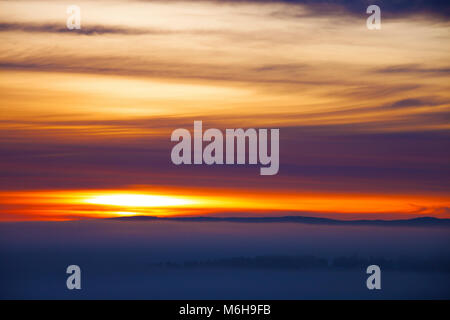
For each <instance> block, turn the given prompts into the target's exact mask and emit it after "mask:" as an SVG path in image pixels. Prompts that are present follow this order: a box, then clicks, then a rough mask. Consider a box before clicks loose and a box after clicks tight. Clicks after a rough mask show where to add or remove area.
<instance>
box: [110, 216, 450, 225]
mask: <svg viewBox="0 0 450 320" xmlns="http://www.w3.org/2000/svg"><path fill="white" fill-rule="evenodd" d="M107 219H109V220H120V221H152V220H159V221H189V222H238V223H274V222H278V223H279V222H291V223H304V224H326V225H376V226H440V227H443V226H445V227H450V219H439V218H434V217H419V218H411V219H404V220H336V219H329V218H317V217H304V216H283V217H155V216H127V217H114V218H107Z"/></svg>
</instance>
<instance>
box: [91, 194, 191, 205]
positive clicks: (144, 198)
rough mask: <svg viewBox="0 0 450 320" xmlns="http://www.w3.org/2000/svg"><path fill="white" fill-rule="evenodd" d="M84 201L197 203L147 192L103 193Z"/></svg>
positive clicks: (160, 203)
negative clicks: (146, 193)
mask: <svg viewBox="0 0 450 320" xmlns="http://www.w3.org/2000/svg"><path fill="white" fill-rule="evenodd" d="M84 202H86V203H90V204H100V205H109V206H121V207H172V206H185V205H192V204H195V203H196V201H194V200H190V199H185V198H179V197H173V196H160V195H145V194H112V195H101V196H96V197H93V198H89V199H86V200H85V201H84Z"/></svg>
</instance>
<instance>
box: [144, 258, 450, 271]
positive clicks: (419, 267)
mask: <svg viewBox="0 0 450 320" xmlns="http://www.w3.org/2000/svg"><path fill="white" fill-rule="evenodd" d="M372 264H375V265H378V266H380V268H381V269H382V270H398V271H403V272H404V271H415V272H446V273H447V272H450V257H442V258H428V259H421V258H417V257H402V258H397V259H387V258H383V257H368V258H367V257H360V256H358V255H352V256H340V257H335V258H331V259H325V258H320V257H315V256H312V255H305V256H256V257H232V258H224V259H208V260H191V261H185V262H181V263H180V262H170V261H169V262H161V263H157V264H154V265H152V266H153V267H160V268H245V269H291V270H297V269H317V270H320V269H337V270H339V269H342V270H346V269H365V268H367V266H369V265H372Z"/></svg>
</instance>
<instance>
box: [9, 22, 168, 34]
mask: <svg viewBox="0 0 450 320" xmlns="http://www.w3.org/2000/svg"><path fill="white" fill-rule="evenodd" d="M1 31H3V32H5V31H23V32H40V33H65V34H73V35H76V34H81V35H89V36H90V35H103V34H119V35H141V34H168V33H171V31H169V30H159V29H137V28H128V27H120V26H104V25H91V26H89V25H88V26H84V25H83V27H82V28H81V29H74V30H69V29H67V27H66V26H64V25H63V24H56V23H44V24H37V23H0V32H1Z"/></svg>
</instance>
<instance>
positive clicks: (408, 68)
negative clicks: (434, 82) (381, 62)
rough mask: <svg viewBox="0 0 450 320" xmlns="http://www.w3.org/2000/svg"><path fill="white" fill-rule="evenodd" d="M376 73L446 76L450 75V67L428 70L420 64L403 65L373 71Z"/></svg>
mask: <svg viewBox="0 0 450 320" xmlns="http://www.w3.org/2000/svg"><path fill="white" fill-rule="evenodd" d="M373 71H374V72H376V73H382V74H401V73H417V74H432V75H434V76H448V75H450V66H448V67H447V66H445V67H441V68H429V67H426V66H424V65H420V64H404V65H393V66H388V67H383V68H377V69H375V70H373Z"/></svg>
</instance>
